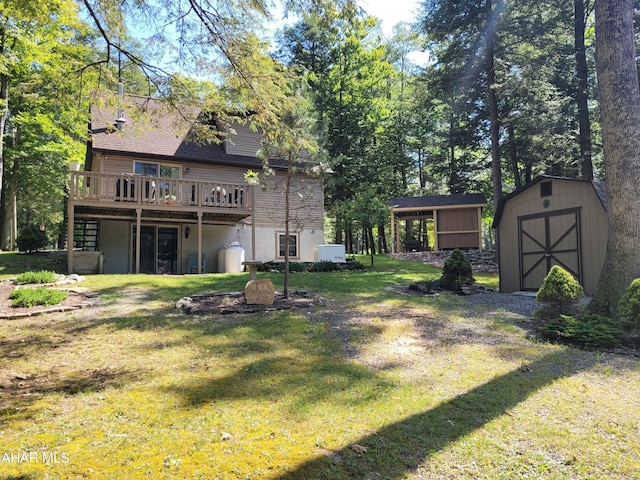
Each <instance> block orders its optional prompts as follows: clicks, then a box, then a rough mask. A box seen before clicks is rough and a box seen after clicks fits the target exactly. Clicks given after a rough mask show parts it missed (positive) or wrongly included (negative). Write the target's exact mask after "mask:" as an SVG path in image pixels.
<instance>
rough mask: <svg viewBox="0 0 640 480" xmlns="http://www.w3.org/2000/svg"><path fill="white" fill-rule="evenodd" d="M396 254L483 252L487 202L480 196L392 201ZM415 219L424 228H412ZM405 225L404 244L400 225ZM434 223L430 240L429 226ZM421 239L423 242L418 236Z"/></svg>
mask: <svg viewBox="0 0 640 480" xmlns="http://www.w3.org/2000/svg"><path fill="white" fill-rule="evenodd" d="M388 204H389V207H390V209H391V238H392V239H393V247H392V249H393V250H392V251H393V253H396V252H401V251H413V250H416V251H420V250H426V249H430V248H433V249H434V250H453V249H454V248H461V249H482V208H483V207H486V206H487V200H486V198H485V196H484V195H483V194H481V193H471V194H455V195H432V196H427V197H397V198H391V199H389V202H388ZM414 220H420V221H422V222H423V223H422V225H423V229H422V231H420V232H415V233H414V231H413V229H412V222H413V221H414ZM400 221H404V222H405V231H406V234H405V241H404V243H403V242H402V241H401V237H400V226H399V222H400ZM427 222H431V223H433V227H432V229H433V236H432V239H431V241H429V240H428V238H429V237H430V236H431V235H427V232H428V230H431V229H427V228H426V223H427ZM414 236H415V237H420V239H418V238H415V237H414Z"/></svg>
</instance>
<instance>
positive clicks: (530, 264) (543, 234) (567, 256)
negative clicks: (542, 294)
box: [518, 209, 582, 290]
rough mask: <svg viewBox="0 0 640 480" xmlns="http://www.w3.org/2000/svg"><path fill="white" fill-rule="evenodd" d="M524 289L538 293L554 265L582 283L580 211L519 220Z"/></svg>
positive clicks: (521, 275) (521, 281) (566, 211)
mask: <svg viewBox="0 0 640 480" xmlns="http://www.w3.org/2000/svg"><path fill="white" fill-rule="evenodd" d="M518 231H519V239H518V244H519V250H520V289H521V290H537V289H538V288H540V285H542V281H543V280H544V277H546V276H547V273H549V270H551V267H552V266H554V265H560V266H561V267H562V268H564V269H565V270H567V271H568V272H569V273H571V274H572V275H573V276H574V277H575V278H576V279H578V281H579V282H580V283H581V284H582V269H581V255H580V250H581V249H580V238H581V235H580V209H571V210H560V211H555V212H548V213H542V214H536V215H527V216H524V217H519V218H518Z"/></svg>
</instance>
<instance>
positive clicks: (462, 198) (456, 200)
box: [388, 193, 487, 211]
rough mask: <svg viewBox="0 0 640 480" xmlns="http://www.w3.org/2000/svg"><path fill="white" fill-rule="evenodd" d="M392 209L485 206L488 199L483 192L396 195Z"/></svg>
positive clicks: (391, 205)
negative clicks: (415, 195) (416, 195)
mask: <svg viewBox="0 0 640 480" xmlns="http://www.w3.org/2000/svg"><path fill="white" fill-rule="evenodd" d="M388 203H389V207H391V210H394V211H399V210H408V209H412V210H415V211H420V210H433V209H434V208H435V209H437V208H438V207H455V206H461V207H464V206H470V205H480V206H485V205H486V204H487V199H486V197H485V196H484V195H483V194H482V193H461V194H454V195H431V196H428V197H395V198H390V199H389V202H388Z"/></svg>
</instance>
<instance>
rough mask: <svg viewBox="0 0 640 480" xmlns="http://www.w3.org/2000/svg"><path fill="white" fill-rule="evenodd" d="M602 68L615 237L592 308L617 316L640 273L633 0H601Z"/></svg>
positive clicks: (639, 103) (639, 127)
mask: <svg viewBox="0 0 640 480" xmlns="http://www.w3.org/2000/svg"><path fill="white" fill-rule="evenodd" d="M596 69H597V74H598V90H599V95H600V111H601V117H602V139H603V148H604V164H605V174H606V178H607V200H608V205H609V241H608V244H607V255H606V258H605V262H604V267H603V269H602V274H601V276H600V280H599V282H598V287H597V289H596V293H595V295H594V297H593V300H592V302H591V304H590V306H589V308H590V310H592V311H594V312H598V313H601V314H605V315H611V316H615V314H616V310H617V307H618V301H619V299H620V297H621V295H622V293H623V292H624V290H625V289H626V288H627V286H628V285H629V284H630V283H631V281H632V280H633V279H635V278H636V277H640V177H639V176H638V175H637V172H640V89H639V88H638V71H637V69H636V57H635V48H634V30H633V0H599V1H598V2H596Z"/></svg>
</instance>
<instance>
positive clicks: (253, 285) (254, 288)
mask: <svg viewBox="0 0 640 480" xmlns="http://www.w3.org/2000/svg"><path fill="white" fill-rule="evenodd" d="M275 295H276V289H275V287H274V286H273V283H272V282H271V280H269V279H268V278H264V279H261V280H249V281H248V282H247V284H246V285H245V287H244V301H245V302H246V303H247V305H273V302H274V301H275Z"/></svg>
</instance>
